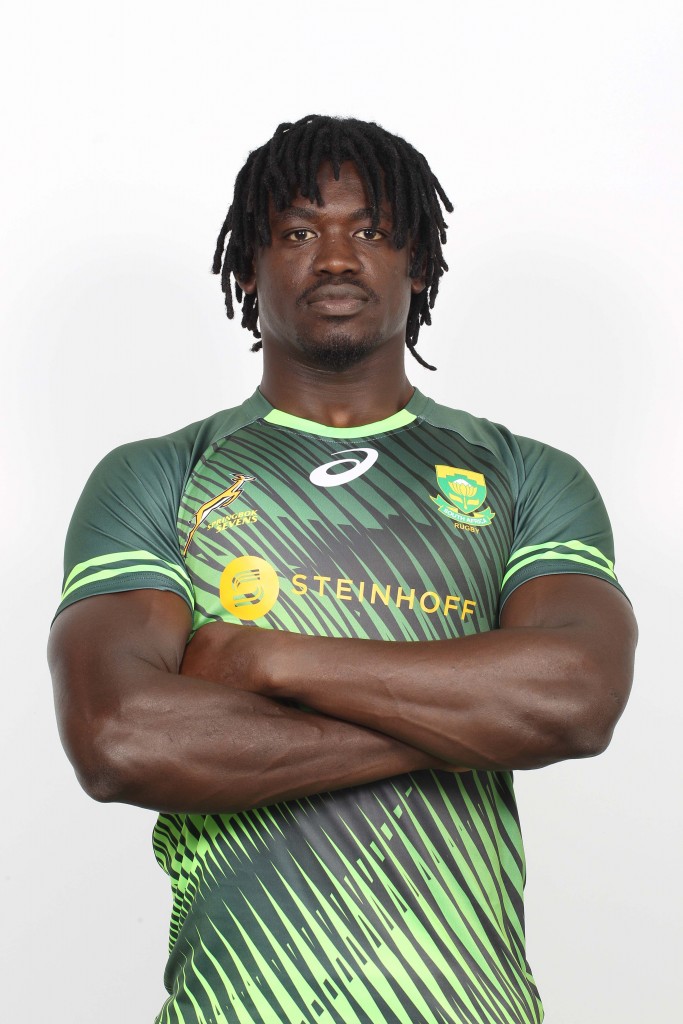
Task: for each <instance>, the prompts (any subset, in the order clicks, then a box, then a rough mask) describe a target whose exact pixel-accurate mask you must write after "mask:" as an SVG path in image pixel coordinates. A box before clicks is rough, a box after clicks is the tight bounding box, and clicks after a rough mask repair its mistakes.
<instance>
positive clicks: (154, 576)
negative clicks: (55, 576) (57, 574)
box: [61, 551, 194, 608]
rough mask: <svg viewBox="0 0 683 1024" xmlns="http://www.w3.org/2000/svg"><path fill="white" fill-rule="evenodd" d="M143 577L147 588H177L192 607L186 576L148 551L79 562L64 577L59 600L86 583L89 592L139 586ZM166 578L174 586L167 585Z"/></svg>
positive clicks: (118, 554) (124, 552)
mask: <svg viewBox="0 0 683 1024" xmlns="http://www.w3.org/2000/svg"><path fill="white" fill-rule="evenodd" d="M140 574H142V576H141V575H140ZM128 577H130V579H128ZM146 577H149V583H150V587H156V588H157V589H160V590H164V589H172V590H177V589H178V588H180V590H181V591H182V595H183V596H184V598H185V600H187V601H188V603H189V605H190V607H191V608H194V593H193V590H192V583H191V581H190V578H189V576H188V575H187V574H185V573H183V572H182V571H181V569H180V567H179V566H178V565H175V564H174V563H173V562H167V561H164V560H163V559H160V558H159V557H158V556H157V555H154V554H152V553H151V552H150V551H115V552H110V553H109V554H107V555H99V556H97V557H95V558H89V559H88V560H87V561H85V562H79V563H78V565H75V566H74V568H73V569H72V570H71V572H70V573H69V574H68V576H67V577H66V580H65V582H64V590H63V591H62V598H61V599H62V601H65V600H66V599H67V598H69V597H71V596H72V595H73V594H74V593H75V592H76V591H78V590H80V589H81V587H86V586H87V587H88V588H89V590H91V592H92V593H100V592H103V591H104V592H107V593H111V592H112V591H116V590H129V589H130V590H135V589H139V588H140V587H141V586H143V585H144V582H147V580H146ZM160 577H161V579H160ZM115 579H116V581H117V582H116V584H114V585H112V582H111V581H113V580H115ZM143 580H144V582H143ZM166 581H169V582H172V583H173V584H175V586H173V587H169V586H168V582H166ZM107 584H109V585H107Z"/></svg>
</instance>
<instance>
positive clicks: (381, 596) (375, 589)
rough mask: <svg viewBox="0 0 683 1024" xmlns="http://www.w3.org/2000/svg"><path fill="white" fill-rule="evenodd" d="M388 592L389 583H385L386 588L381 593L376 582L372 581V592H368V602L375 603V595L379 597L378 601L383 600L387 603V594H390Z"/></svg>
mask: <svg viewBox="0 0 683 1024" xmlns="http://www.w3.org/2000/svg"><path fill="white" fill-rule="evenodd" d="M390 594H391V584H390V583H387V588H386V590H385V592H384V593H382V591H381V590H380V588H379V587H378V586H377V584H376V583H373V584H372V592H371V594H370V604H374V603H375V597H379V599H380V601H383V602H384V604H386V605H388V604H389V596H390Z"/></svg>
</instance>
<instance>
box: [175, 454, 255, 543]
mask: <svg viewBox="0 0 683 1024" xmlns="http://www.w3.org/2000/svg"><path fill="white" fill-rule="evenodd" d="M254 479H255V477H253V476H244V474H243V473H235V474H234V475H233V477H232V481H233V482H232V487H228V489H227V491H221V493H220V494H219V495H217V497H215V498H211V500H210V501H207V502H205V504H203V505H202V506H201V508H200V509H198V511H197V514H196V516H195V524H194V526H193V527H192V529H191V530H190V535H189V537H188V538H187V543H186V544H185V547H184V548H183V556H185V555H186V554H187V549H188V548H189V546H190V541H191V540H192V538H193V537H194V534H195V530H196V529H197V527H198V526H200V525H201V524H202V523H203V522H204V520H205V519H206V517H207V516H208V514H209V512H213V511H215V510H216V509H219V508H226V507H227V506H228V505H232V503H233V501H234V500H235V498H239V496H240V494H241V493H242V490H243V488H244V485H245V484H247V483H249V481H250V480H254Z"/></svg>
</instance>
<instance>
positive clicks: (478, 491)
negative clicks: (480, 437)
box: [432, 466, 496, 526]
mask: <svg viewBox="0 0 683 1024" xmlns="http://www.w3.org/2000/svg"><path fill="white" fill-rule="evenodd" d="M435 469H436V482H437V483H438V485H439V487H440V488H441V490H442V492H443V493H444V494H445V495H446V497H447V498H448V502H452V504H449V503H448V502H446V501H444V500H443V498H442V497H441V495H437V496H436V497H433V496H432V501H434V502H436V504H437V505H438V506H439V512H443V514H444V515H445V516H448V518H449V519H455V521H456V522H458V523H464V524H465V525H470V526H490V525H491V521H492V520H493V518H494V516H495V514H496V513H495V512H492V511H491V509H490V508H484V509H481V511H479V510H480V508H481V506H482V505H483V503H484V501H485V499H486V481H485V480H484V477H483V474H482V473H474V472H473V471H472V470H471V469H456V468H454V467H453V466H436V467H435ZM454 506H455V507H454Z"/></svg>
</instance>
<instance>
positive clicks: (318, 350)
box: [298, 333, 381, 371]
mask: <svg viewBox="0 0 683 1024" xmlns="http://www.w3.org/2000/svg"><path fill="white" fill-rule="evenodd" d="M380 340H381V339H380V338H377V337H375V336H372V337H370V336H368V337H360V338H358V337H353V336H352V335H349V334H342V333H339V334H331V335H328V336H327V337H326V338H323V339H321V340H318V341H313V339H312V338H306V337H300V338H299V339H298V342H299V346H300V348H301V351H302V352H303V354H304V355H305V356H306V361H307V362H308V363H309V364H310V365H311V366H314V367H316V368H319V369H321V370H334V371H340V370H348V369H349V367H351V366H355V365H356V363H360V362H362V361H363V359H366V358H367V357H368V356H369V355H371V354H372V353H373V352H374V351H375V350H376V349H377V347H378V345H379V344H380Z"/></svg>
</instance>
